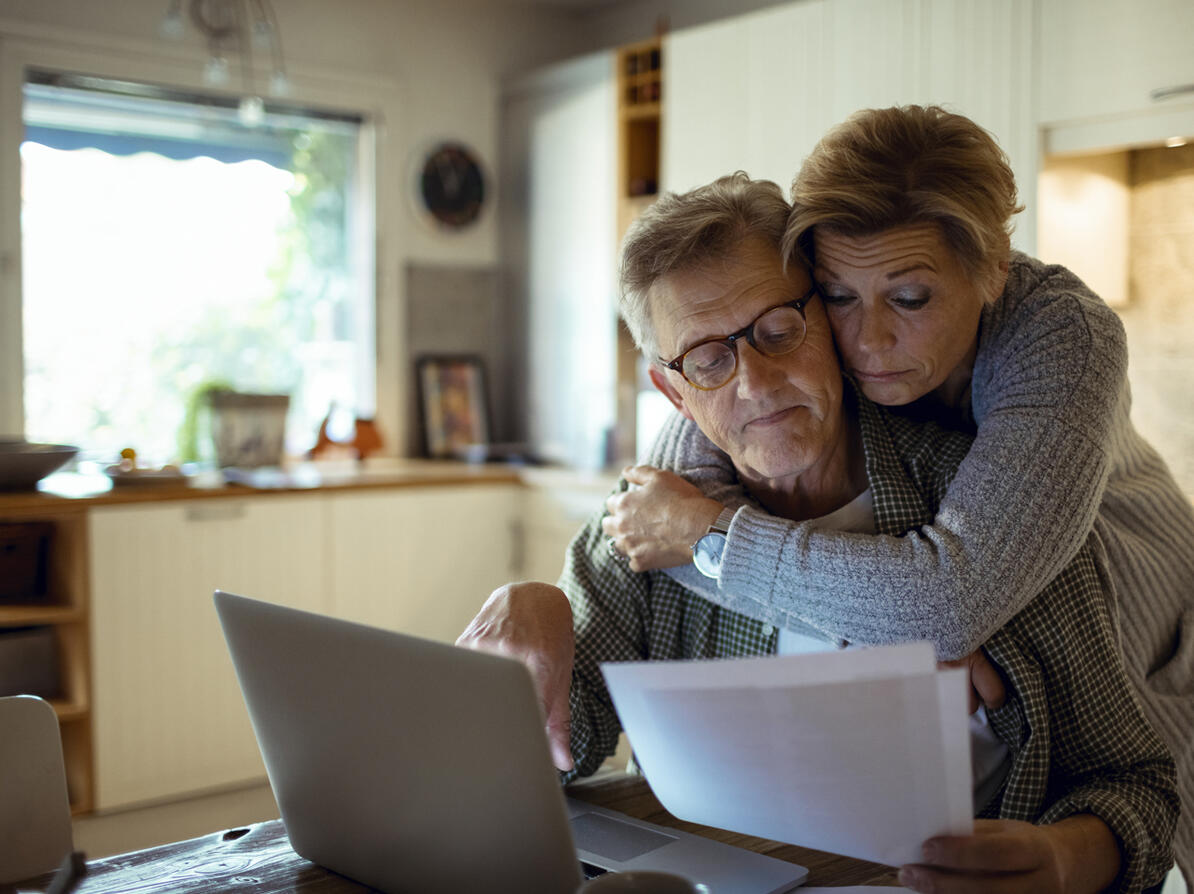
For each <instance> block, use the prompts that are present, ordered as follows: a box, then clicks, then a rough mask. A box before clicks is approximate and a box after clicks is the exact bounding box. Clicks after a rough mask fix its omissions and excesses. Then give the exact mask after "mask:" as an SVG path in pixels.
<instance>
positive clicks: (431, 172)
mask: <svg viewBox="0 0 1194 894" xmlns="http://www.w3.org/2000/svg"><path fill="white" fill-rule="evenodd" d="M416 190H417V192H418V200H419V204H420V206H421V207H422V210H423V211H424V212H426V214H427V215H429V216H430V218H431V220H432V221H434V222H435V223H436V224H437V225H439V226H440V227H442V228H444V229H447V230H460V229H463V228H465V227H467V226H469V225H470V224H472V223H474V222H475V221H476V220H477V218H478V217H479V216H480V214H481V209H482V208H483V207H484V205H485V199H486V188H485V174H484V172H483V171H482V169H481V163H480V161H479V160H478V159H477V156H476V155H475V154H474V153H473V151H472V150H471V149H470V148H469V147H467V146H465V145H464V144H462V143H453V142H443V143H438V144H436V145H435V146H433V147H432V148H431V149H430V151H428V153H427V154H426V156H424V158H423V162H422V165H421V166H420V169H419V173H418V182H417V184H416Z"/></svg>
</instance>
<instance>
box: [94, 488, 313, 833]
mask: <svg viewBox="0 0 1194 894" xmlns="http://www.w3.org/2000/svg"><path fill="white" fill-rule="evenodd" d="M89 515H90V517H89V529H90V537H91V562H90V566H91V587H92V612H91V614H92V637H93V640H92V656H93V659H92V660H93V694H94V702H95V710H94V721H95V769H96V802H97V807H99V808H100V809H107V808H112V807H117V806H120V805H124V804H131V803H134V802H139V801H147V800H154V799H159V798H164V797H168V796H172V795H178V794H182V793H187V792H195V791H201V790H203V789H209V788H214V787H219V786H225V785H229V784H234V783H238V782H242V781H245V780H250V779H260V778H263V777H264V775H265V771H264V768H263V766H262V763H261V759H260V757H259V756H258V751H257V745H256V742H255V740H254V738H253V732H252V729H251V727H250V725H249V718H248V714H247V713H246V711H245V706H244V702H243V700H242V698H241V694H240V689H239V687H238V686H237V683H236V678H235V675H234V673H233V669H232V663H231V661H230V659H229V657H228V652H227V649H226V647H225V644H224V637H223V634H222V633H221V631H220V626H219V622H218V620H217V618H216V612H215V608H214V607H213V605H212V591H213V590H215V589H216V588H220V589H225V590H229V591H231V592H234V593H240V594H242V595H246V596H255V597H259V598H262V599H268V600H271V601H275V602H282V603H286V604H288V605H293V606H297V607H302V608H310V609H315V610H320V609H322V608H323V602H324V592H325V586H324V577H325V565H324V559H323V552H324V535H323V530H324V527H323V524H324V518H323V506H322V498H318V497H295V498H291V497H281V496H278V497H267V498H255V499H243V500H241V499H225V498H221V499H207V500H194V501H186V502H172V503H168V504H161V503H159V504H154V505H152V506H120V507H108V508H98V509H95V510H92V511H91V513H90V514H89Z"/></svg>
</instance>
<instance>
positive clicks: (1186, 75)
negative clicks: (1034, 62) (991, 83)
mask: <svg viewBox="0 0 1194 894" xmlns="http://www.w3.org/2000/svg"><path fill="white" fill-rule="evenodd" d="M1192 35H1194V4H1191V3H1190V2H1189V0H1096V2H1092V0H1040V83H1041V92H1040V109H1041V113H1040V114H1041V119H1042V121H1043V122H1045V123H1046V124H1056V123H1060V122H1074V121H1078V120H1081V119H1098V118H1113V117H1119V116H1128V115H1131V116H1136V115H1142V116H1153V115H1165V114H1167V113H1169V112H1171V111H1176V110H1179V109H1180V110H1194V52H1191V43H1190V41H1191V36H1192ZM1183 86H1185V87H1187V88H1189V89H1188V90H1187V92H1184V93H1178V94H1175V95H1173V96H1170V97H1159V98H1158V97H1154V95H1153V91H1156V90H1167V89H1170V88H1175V87H1183Z"/></svg>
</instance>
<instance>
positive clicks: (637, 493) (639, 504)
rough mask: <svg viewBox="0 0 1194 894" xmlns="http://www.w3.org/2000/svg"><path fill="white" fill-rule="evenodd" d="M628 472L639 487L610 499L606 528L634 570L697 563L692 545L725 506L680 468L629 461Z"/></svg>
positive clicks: (625, 473) (603, 526)
mask: <svg viewBox="0 0 1194 894" xmlns="http://www.w3.org/2000/svg"><path fill="white" fill-rule="evenodd" d="M622 477H623V478H625V479H626V480H627V481H629V482H630V483H631V484H634V485H638V486H637V487H632V488H631V489H630V490H628V491H624V492H622V493H617V494H613V495H612V496H611V497H609V499H607V500H606V501H605V508H606V509H607V510H608V511H609V515H608V516H606V517H605V518H603V519H602V520H601V530H602V532H603V533H604V534H605V536H606V537H609V538H610V539H611V540H612V541H613V542H614V547H615V548H616V549H617V550H618V552H620V553H621V554H622V555H624V556H626V557H627V558H628V559H629V560H630V570H631V571H651V570H653V569H655V568H672V567H674V566H676V565H684V564H687V563H688V562H691V561H692V545H693V544H694V543H696V541H697V540H699V539H700V538H701V537H702V536H704V534H705V532H706V531H708V530H709V526H710V525H711V524H713V522H715V521H717V516H718V514H719V513H720V512H721V510H722V508H723V507H722V505H721V504H720V503H718V502H717V501H716V500H710V499H709V498H708V497H706V496H705V495H704V494H702V493H701V492H700V490H699V489H698V488H697V487H696V486H695V485H692V484H690V483H689V482H687V481H685V480H684V479H683V478H681V477H680V476H679V475H677V474H675V473H674V472H664V471H662V470H661V469H656V468H654V467H652V466H628V467H627V468H625V469H623V470H622Z"/></svg>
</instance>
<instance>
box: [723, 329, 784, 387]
mask: <svg viewBox="0 0 1194 894" xmlns="http://www.w3.org/2000/svg"><path fill="white" fill-rule="evenodd" d="M737 348H738V374H737V376H736V377H735V378H736V379H737V382H736V384H737V386H738V396H739V397H747V398H751V397H759V396H762V395H766V394H769V393H770V392H772V391H774V390H775V388H776V387H777V385H776V383H777V382H779V381H780V380H782V379H783V378H784V376H783V370H782V369H781V368H780V362H781V361H782V360H783V359H784V358H783V357H768V356H767V355H766V354H764V353H763V352H762V351H760V350H758V349H757V348H755V347H754V346H753V345H751V344H750V342H748V341H746V339H743V340H742V341H740V342H738V345H737Z"/></svg>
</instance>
